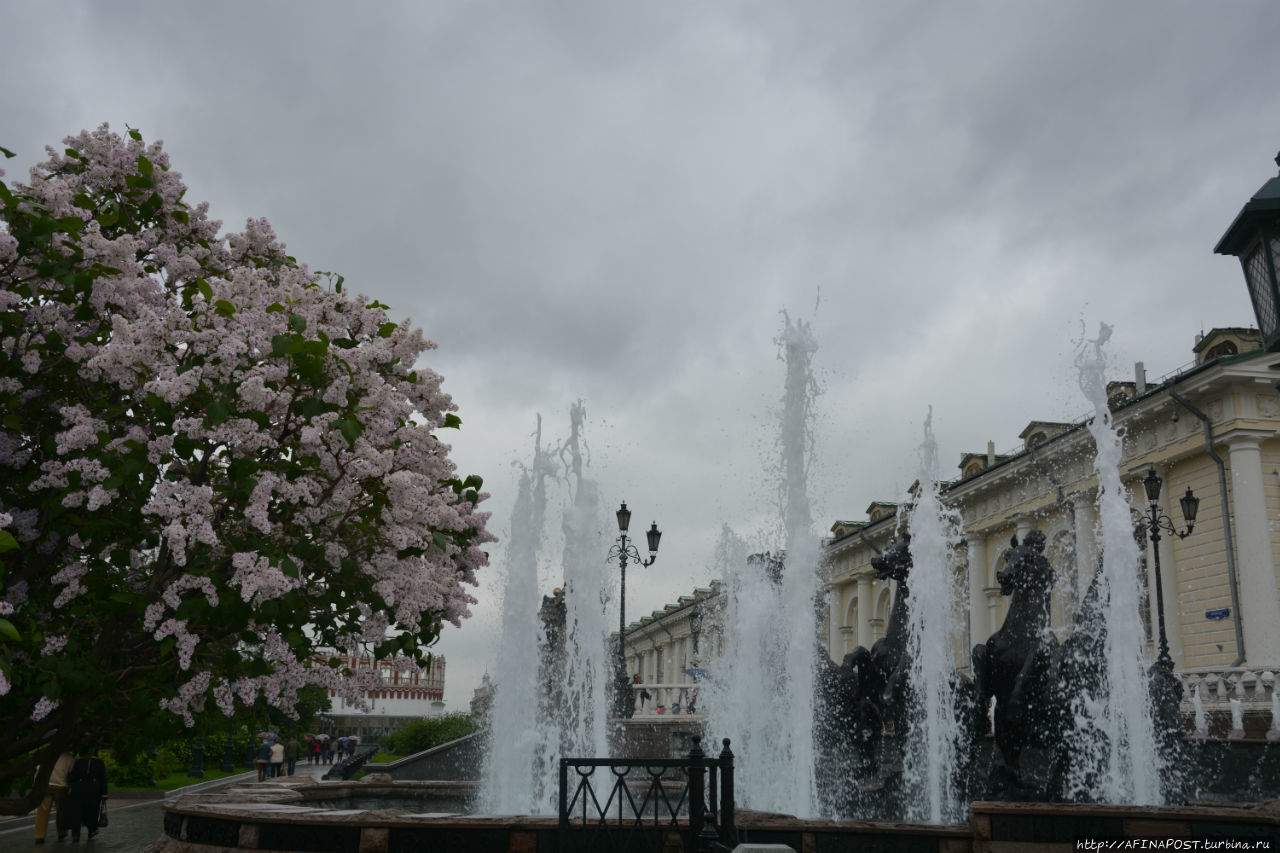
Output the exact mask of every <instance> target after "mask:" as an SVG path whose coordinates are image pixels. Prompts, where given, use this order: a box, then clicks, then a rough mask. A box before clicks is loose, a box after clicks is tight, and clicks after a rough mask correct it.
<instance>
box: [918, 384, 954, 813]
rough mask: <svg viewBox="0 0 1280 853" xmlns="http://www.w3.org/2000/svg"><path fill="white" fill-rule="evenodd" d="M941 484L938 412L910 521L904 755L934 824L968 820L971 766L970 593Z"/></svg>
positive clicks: (927, 432)
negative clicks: (960, 691)
mask: <svg viewBox="0 0 1280 853" xmlns="http://www.w3.org/2000/svg"><path fill="white" fill-rule="evenodd" d="M940 479H941V477H940V474H939V466H938V443H937V441H936V440H935V438H934V435H933V409H932V408H930V410H929V414H928V416H927V417H926V418H925V424H924V441H923V442H922V443H921V445H920V473H919V479H918V489H919V491H918V493H917V495H916V499H915V503H914V505H913V507H912V509H911V514H910V516H909V518H908V521H907V530H908V532H909V533H910V535H911V556H912V560H913V568H912V571H911V575H912V577H911V580H912V583H911V589H912V595H911V598H910V600H909V603H908V608H907V615H908V620H907V626H908V641H907V660H908V661H910V666H911V673H910V682H909V683H910V686H911V689H910V692H909V696H910V697H911V704H912V708H911V710H910V712H909V716H908V719H909V731H908V732H907V738H906V748H905V751H904V755H903V773H904V777H905V779H904V781H905V785H906V793H907V796H906V798H905V799H906V805H907V807H908V817H910V819H912V820H916V821H923V822H928V823H942V822H944V821H946V822H955V821H959V820H960V819H962V817H963V815H964V802H963V798H962V796H961V790H960V786H959V784H958V782H959V779H958V774H957V773H956V772H955V771H956V769H957V768H958V767H960V766H962V765H964V764H965V763H966V762H965V760H964V758H963V757H964V756H965V755H966V750H965V744H964V743H963V742H962V741H963V740H964V732H963V730H962V727H961V726H960V725H959V722H958V716H957V712H958V705H959V700H958V697H957V695H956V685H957V683H958V675H957V672H956V666H955V651H954V650H955V649H956V648H957V646H958V644H959V642H960V627H961V622H960V620H959V618H958V617H957V614H956V605H957V602H958V601H961V600H963V599H964V598H965V596H962V595H961V593H960V590H959V587H958V585H957V582H956V579H957V576H956V573H955V569H954V553H953V544H952V543H954V542H955V541H956V538H957V533H956V530H957V519H956V517H955V512H954V511H953V510H951V509H948V508H946V507H944V506H943V504H942V502H941V500H940V499H939V495H938V482H939V480H940Z"/></svg>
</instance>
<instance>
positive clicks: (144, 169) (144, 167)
mask: <svg viewBox="0 0 1280 853" xmlns="http://www.w3.org/2000/svg"><path fill="white" fill-rule="evenodd" d="M155 170H156V167H155V166H153V165H152V164H151V161H150V160H148V159H147V158H146V157H143V156H142V155H141V154H139V155H138V171H139V172H140V173H141V174H143V175H150V174H152V173H153V172H155Z"/></svg>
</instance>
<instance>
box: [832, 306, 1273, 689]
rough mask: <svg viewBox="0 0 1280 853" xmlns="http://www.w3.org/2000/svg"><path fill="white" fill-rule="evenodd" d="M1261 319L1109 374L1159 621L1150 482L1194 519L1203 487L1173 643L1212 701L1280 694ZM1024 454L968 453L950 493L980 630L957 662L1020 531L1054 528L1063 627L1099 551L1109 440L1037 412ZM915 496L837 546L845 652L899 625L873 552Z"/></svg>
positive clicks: (839, 651)
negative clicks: (1154, 377) (1173, 356)
mask: <svg viewBox="0 0 1280 853" xmlns="http://www.w3.org/2000/svg"><path fill="white" fill-rule="evenodd" d="M1258 347H1259V337H1258V333H1257V331H1255V330H1252V329H1215V330H1213V331H1212V332H1210V333H1209V334H1207V335H1204V336H1198V337H1197V340H1196V342H1195V346H1194V348H1193V354H1194V356H1195V364H1194V365H1193V366H1192V367H1190V368H1188V369H1186V370H1184V371H1181V372H1180V373H1178V374H1176V375H1174V376H1172V377H1170V378H1168V379H1166V380H1163V381H1161V382H1160V383H1158V384H1152V385H1147V384H1146V383H1145V381H1144V379H1143V377H1142V373H1141V368H1140V366H1139V368H1138V370H1137V372H1136V374H1135V378H1134V380H1133V381H1125V382H1113V383H1110V385H1109V386H1108V396H1109V402H1110V408H1111V412H1112V419H1113V422H1114V424H1115V425H1116V427H1117V428H1118V429H1119V431H1120V434H1121V435H1122V436H1123V461H1122V464H1121V466H1120V474H1121V478H1122V480H1123V482H1124V485H1125V487H1126V489H1127V490H1128V492H1129V503H1130V507H1131V510H1132V520H1133V526H1134V532H1135V536H1137V537H1138V539H1139V542H1140V544H1141V545H1142V548H1143V555H1144V559H1143V564H1142V565H1141V566H1140V568H1139V571H1140V572H1141V573H1142V574H1143V581H1144V583H1145V587H1146V591H1147V600H1146V602H1145V606H1144V607H1143V608H1142V611H1141V612H1140V613H1137V614H1134V616H1135V618H1139V619H1142V620H1143V622H1144V625H1146V627H1147V636H1148V638H1149V643H1148V647H1149V649H1150V650H1151V654H1152V657H1154V653H1155V642H1156V633H1157V628H1156V625H1157V620H1156V618H1155V613H1156V583H1155V576H1154V571H1155V563H1156V560H1155V559H1154V556H1155V555H1154V554H1153V553H1152V551H1151V543H1150V542H1149V541H1148V536H1147V533H1146V528H1145V525H1144V524H1143V518H1144V513H1145V511H1146V509H1147V506H1148V503H1147V500H1146V496H1145V492H1144V490H1143V486H1142V480H1143V478H1144V477H1145V476H1146V475H1147V473H1148V471H1150V470H1151V469H1153V468H1154V469H1155V471H1156V473H1157V474H1158V475H1159V476H1160V477H1161V478H1162V479H1163V481H1164V488H1163V491H1162V493H1161V496H1160V505H1161V507H1162V508H1163V510H1164V512H1165V513H1166V514H1168V515H1169V516H1170V517H1171V518H1172V519H1173V520H1174V522H1175V524H1176V525H1177V526H1178V527H1179V528H1180V529H1181V528H1182V527H1184V526H1185V525H1184V523H1183V521H1182V518H1181V513H1180V512H1179V498H1180V497H1181V496H1182V495H1183V494H1184V493H1185V491H1186V489H1187V488H1188V487H1190V488H1191V489H1192V490H1193V491H1194V493H1195V495H1196V496H1197V497H1199V498H1200V505H1199V514H1198V517H1197V519H1196V522H1195V528H1194V530H1193V532H1192V533H1191V535H1189V536H1188V537H1186V538H1185V539H1179V538H1178V537H1176V536H1170V535H1167V534H1166V535H1164V536H1162V538H1161V540H1160V542H1159V548H1160V554H1159V556H1160V560H1159V562H1160V565H1161V580H1162V583H1163V587H1164V605H1165V606H1164V615H1165V625H1166V631H1167V637H1168V642H1169V646H1170V653H1171V655H1172V657H1173V660H1174V663H1175V666H1176V668H1177V670H1178V672H1179V674H1180V677H1181V678H1182V680H1183V682H1184V684H1185V685H1186V686H1187V688H1188V698H1190V696H1191V695H1192V694H1193V693H1194V690H1195V688H1196V687H1197V686H1201V687H1202V688H1203V691H1202V693H1203V696H1204V698H1205V699H1206V700H1208V701H1217V702H1225V701H1226V700H1227V699H1228V698H1232V697H1236V698H1242V699H1244V700H1246V701H1247V702H1249V704H1251V705H1254V704H1257V703H1259V702H1263V701H1265V702H1267V703H1269V702H1270V695H1271V692H1272V691H1273V689H1274V681H1275V675H1276V674H1277V673H1280V579H1278V576H1277V571H1276V567H1277V564H1280V531H1277V529H1276V528H1277V526H1280V525H1278V524H1277V522H1278V521H1280V393H1278V392H1277V390H1276V382H1277V380H1280V354H1273V353H1266V352H1263V351H1262V350H1261V349H1259V348H1258ZM1021 438H1022V441H1023V445H1022V447H1021V449H1020V450H1019V451H1018V452H1015V453H1010V454H1006V455H997V454H995V452H994V448H993V447H992V446H991V445H988V450H987V452H986V453H985V454H984V453H966V454H964V455H963V457H962V459H961V461H960V468H959V470H958V472H957V473H958V478H957V479H956V480H954V481H951V482H948V483H945V484H943V486H942V500H943V502H944V503H945V504H946V505H948V506H949V507H952V508H953V509H954V510H955V511H956V512H957V514H958V518H959V522H960V539H959V540H958V541H957V543H956V552H955V555H956V559H955V561H954V562H955V567H956V588H957V601H958V602H960V610H961V615H962V618H963V619H964V621H965V625H966V631H965V634H966V637H965V639H964V640H963V641H962V642H960V643H957V659H958V661H959V662H960V664H961V666H962V667H967V665H968V660H969V654H968V650H969V649H970V648H972V646H973V645H974V644H976V643H980V642H985V640H986V639H987V637H989V636H990V635H991V634H992V633H993V632H994V631H995V630H997V629H998V628H999V627H1000V625H1001V624H1002V622H1003V619H1004V615H1005V611H1006V608H1007V605H1008V601H1007V599H1006V598H1005V597H1004V596H1002V595H1000V589H999V585H998V584H997V582H996V572H997V571H999V570H1000V569H1001V568H1002V567H1003V564H1004V553H1005V551H1006V550H1007V549H1008V548H1009V541H1010V538H1011V537H1013V536H1014V535H1017V536H1018V537H1019V538H1021V537H1022V536H1023V535H1025V534H1026V533H1027V532H1029V531H1030V530H1033V529H1037V530H1040V531H1041V532H1042V533H1043V534H1044V535H1045V537H1046V541H1047V542H1048V548H1047V554H1048V556H1049V558H1050V561H1051V562H1052V564H1053V566H1054V569H1055V573H1056V577H1055V585H1054V597H1053V608H1052V609H1053V613H1052V618H1053V627H1054V630H1055V632H1056V633H1057V634H1058V635H1059V638H1060V639H1061V638H1063V637H1065V636H1066V635H1067V634H1068V633H1069V632H1070V630H1071V625H1072V619H1073V616H1074V614H1075V611H1076V606H1077V603H1078V602H1079V601H1080V600H1081V599H1082V598H1083V596H1084V594H1085V591H1086V590H1087V589H1088V586H1089V583H1090V581H1091V579H1092V577H1093V573H1094V568H1095V566H1096V565H1097V563H1098V559H1099V554H1098V545H1097V544H1096V538H1097V537H1096V535H1095V529H1096V525H1097V521H1098V519H1097V509H1096V500H1097V477H1096V475H1095V473H1094V470H1093V465H1094V455H1095V445H1094V441H1093V438H1092V436H1091V435H1090V433H1089V431H1088V428H1087V423H1086V422H1084V421H1082V422H1079V423H1074V424H1063V423H1054V422H1046V421H1032V422H1031V423H1030V424H1029V425H1028V426H1027V428H1026V429H1025V430H1023V432H1022V435H1021ZM905 516H906V509H905V506H903V507H899V506H898V505H897V504H893V503H879V502H878V503H874V504H872V505H871V507H869V509H868V516H867V518H866V519H865V520H862V521H840V522H837V523H836V524H835V525H834V526H833V527H832V531H831V533H832V538H831V539H830V540H829V542H828V544H827V546H826V549H825V550H826V564H825V575H826V578H827V583H828V591H829V606H828V614H827V630H826V640H827V645H828V649H829V651H830V653H831V657H832V658H833V659H834V660H837V661H838V660H840V659H841V658H843V656H844V655H845V654H846V653H848V652H850V651H852V650H853V649H854V648H855V647H856V646H860V645H861V646H867V647H869V646H870V645H871V644H872V643H873V642H874V641H875V640H876V639H878V638H879V637H880V636H882V635H883V634H884V630H885V620H886V619H887V618H888V614H889V609H890V606H891V602H892V597H893V594H894V590H893V589H891V584H889V583H882V582H880V581H877V580H876V579H875V577H874V573H873V571H872V569H871V558H872V556H874V555H875V552H876V549H877V548H880V549H882V548H884V547H885V546H886V545H887V544H888V542H889V541H890V539H892V537H893V536H894V535H895V534H896V533H897V532H899V529H900V527H901V525H902V524H903V523H905Z"/></svg>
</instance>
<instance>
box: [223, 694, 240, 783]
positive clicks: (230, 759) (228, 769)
mask: <svg viewBox="0 0 1280 853" xmlns="http://www.w3.org/2000/svg"><path fill="white" fill-rule="evenodd" d="M235 752H236V683H235V681H232V682H231V713H230V714H227V752H226V755H224V756H222V767H221V768H219V769H221V770H222V772H223V773H232V772H234V771H235V769H236V755H235Z"/></svg>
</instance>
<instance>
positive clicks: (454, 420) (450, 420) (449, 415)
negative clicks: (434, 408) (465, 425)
mask: <svg viewBox="0 0 1280 853" xmlns="http://www.w3.org/2000/svg"><path fill="white" fill-rule="evenodd" d="M444 425H445V428H446V429H458V428H459V427H461V426H462V418H460V417H458V416H457V415H455V414H454V413H453V412H445V413H444Z"/></svg>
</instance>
